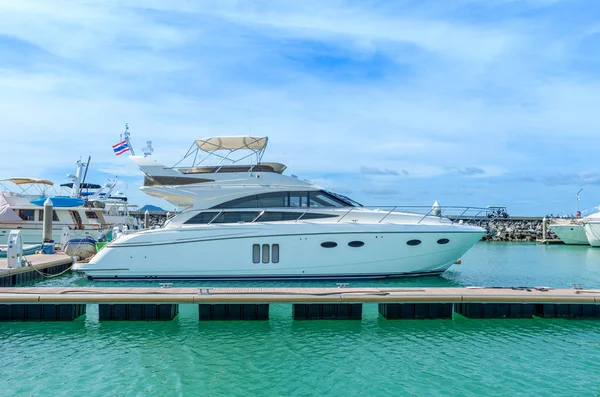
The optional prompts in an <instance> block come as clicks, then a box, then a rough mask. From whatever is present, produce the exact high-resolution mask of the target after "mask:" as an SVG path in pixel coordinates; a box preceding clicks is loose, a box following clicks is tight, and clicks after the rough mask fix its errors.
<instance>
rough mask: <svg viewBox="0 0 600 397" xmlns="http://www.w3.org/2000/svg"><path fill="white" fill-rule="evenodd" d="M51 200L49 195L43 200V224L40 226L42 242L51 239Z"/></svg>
mask: <svg viewBox="0 0 600 397" xmlns="http://www.w3.org/2000/svg"><path fill="white" fill-rule="evenodd" d="M52 209H53V207H52V200H50V197H48V198H47V199H46V201H44V224H43V226H42V236H43V240H42V243H47V242H48V241H52Z"/></svg>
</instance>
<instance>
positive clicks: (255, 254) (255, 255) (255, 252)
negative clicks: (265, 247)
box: [252, 244, 260, 263]
mask: <svg viewBox="0 0 600 397" xmlns="http://www.w3.org/2000/svg"><path fill="white" fill-rule="evenodd" d="M252 262H254V263H260V245H259V244H254V245H253V246H252Z"/></svg>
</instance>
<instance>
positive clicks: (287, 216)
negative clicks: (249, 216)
mask: <svg viewBox="0 0 600 397" xmlns="http://www.w3.org/2000/svg"><path fill="white" fill-rule="evenodd" d="M302 214H303V212H273V211H269V212H265V213H264V214H262V215H261V217H260V218H258V219H257V220H256V221H257V222H277V221H295V220H296V219H298V218H300V217H302V218H300V220H309V219H322V218H337V215H330V214H313V213H310V212H307V213H306V214H304V215H302Z"/></svg>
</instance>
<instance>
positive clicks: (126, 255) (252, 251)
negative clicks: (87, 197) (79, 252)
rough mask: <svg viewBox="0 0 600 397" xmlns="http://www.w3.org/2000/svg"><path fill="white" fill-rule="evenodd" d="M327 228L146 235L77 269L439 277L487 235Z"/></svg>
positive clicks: (134, 274) (123, 274) (126, 274)
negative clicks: (437, 275)
mask: <svg viewBox="0 0 600 397" xmlns="http://www.w3.org/2000/svg"><path fill="white" fill-rule="evenodd" d="M469 228H470V232H469V231H468V230H466V229H469ZM284 229H285V230H284ZM320 229H322V232H320V233H316V232H315V227H314V225H311V224H310V223H288V224H287V225H282V224H281V223H280V224H277V225H274V224H268V223H263V224H236V225H206V226H199V227H193V228H183V229H163V230H152V231H144V232H139V233H135V234H131V235H126V236H123V237H121V238H120V239H118V240H116V241H114V242H112V243H110V244H109V245H107V246H106V247H104V249H102V250H101V251H100V252H99V253H98V254H97V255H96V256H95V257H93V258H92V259H91V260H90V262H89V263H81V264H76V265H75V266H74V270H79V271H82V272H85V274H86V275H87V276H88V277H89V278H91V279H113V280H114V279H177V280H181V279H203V280H210V279H222V280H259V279H260V280H285V279H359V278H360V279H370V278H386V277H406V276H419V275H430V274H431V275H434V274H440V273H442V272H444V271H445V270H447V269H448V268H449V267H450V266H452V264H454V263H455V262H456V260H458V259H459V258H460V257H461V256H462V255H463V254H464V253H465V252H466V251H467V250H468V249H469V248H471V247H472V246H473V244H475V243H476V242H477V241H478V240H479V239H480V238H481V236H482V235H483V231H482V229H481V228H477V227H468V226H459V225H440V226H438V227H437V228H436V229H437V230H436V231H433V230H432V227H431V226H430V225H428V226H424V225H385V227H382V225H380V224H379V225H378V224H373V225H364V224H363V225H360V226H358V225H356V224H352V223H350V224H348V223H336V224H332V225H329V226H325V225H323V226H322V227H320ZM446 240H447V241H446ZM416 241H419V243H416V244H415V242H416ZM407 243H408V244H407ZM411 244H414V245H411Z"/></svg>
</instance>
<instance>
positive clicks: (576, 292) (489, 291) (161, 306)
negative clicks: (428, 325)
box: [0, 287, 600, 321]
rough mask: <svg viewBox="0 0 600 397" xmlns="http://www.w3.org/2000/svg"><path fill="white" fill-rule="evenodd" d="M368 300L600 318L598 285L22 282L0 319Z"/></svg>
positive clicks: (348, 304)
mask: <svg viewBox="0 0 600 397" xmlns="http://www.w3.org/2000/svg"><path fill="white" fill-rule="evenodd" d="M369 303H376V304H378V308H379V313H380V314H381V315H382V316H383V317H384V318H386V319H451V318H452V317H453V314H454V313H457V314H461V315H463V316H465V317H467V318H532V317H534V316H538V317H546V318H557V317H559V318H560V317H563V318H600V290H585V289H551V288H546V287H538V288H528V287H515V288H510V287H509V288H498V287H467V288H171V287H167V288H139V287H135V288H120V287H119V288H95V287H94V288H51V287H46V288H39V287H38V288H35V287H22V288H0V321H60V320H73V319H75V318H77V317H78V316H80V315H81V314H83V313H85V306H86V305H87V304H99V317H100V320H101V321H110V320H146V321H148V320H163V321H168V320H172V319H173V318H174V317H175V316H176V315H177V313H178V312H179V307H178V305H179V304H195V305H198V319H199V320H200V321H210V320H268V318H269V305H270V304H292V315H293V318H294V319H295V320H318V319H321V320H322V319H329V320H360V319H361V318H362V305H363V304H369ZM30 312H31V313H33V314H29V313H30ZM44 313H46V314H44ZM61 313H67V314H66V315H61Z"/></svg>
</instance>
